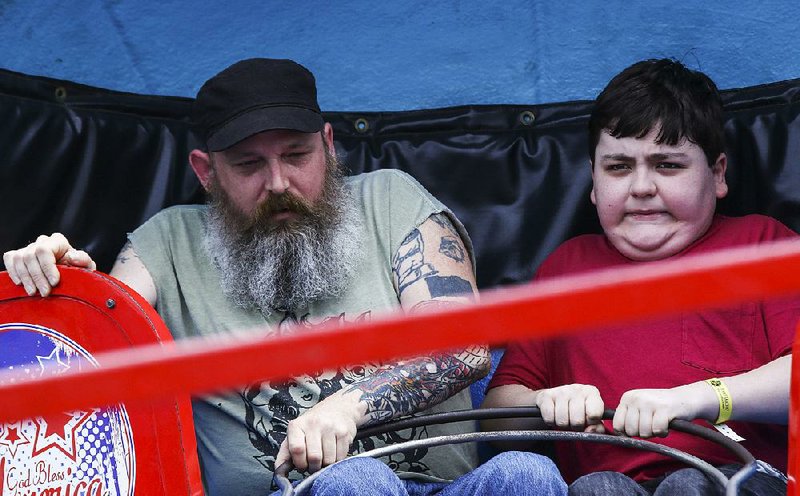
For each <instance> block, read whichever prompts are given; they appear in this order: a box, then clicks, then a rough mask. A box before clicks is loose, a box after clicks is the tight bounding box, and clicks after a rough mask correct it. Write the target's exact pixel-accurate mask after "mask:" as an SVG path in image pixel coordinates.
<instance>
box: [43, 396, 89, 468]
mask: <svg viewBox="0 0 800 496" xmlns="http://www.w3.org/2000/svg"><path fill="white" fill-rule="evenodd" d="M96 411H99V410H98V409H96V408H95V409H92V410H91V411H89V412H82V411H74V412H68V413H56V414H51V415H46V416H43V417H36V418H35V419H34V423H35V424H36V435H35V436H34V440H33V454H32V455H31V456H32V457H35V456H37V455H39V454H41V453H45V452H46V451H48V450H51V449H57V450H58V451H60V452H62V453H64V455H66V456H67V458H69V459H70V460H72V461H75V457H76V456H77V450H76V437H77V432H78V431H79V430H80V428H81V427H82V426H83V424H85V423H86V422H87V421H88V420H89V419H90V418H91V416H92V414H93V413H94V412H96Z"/></svg>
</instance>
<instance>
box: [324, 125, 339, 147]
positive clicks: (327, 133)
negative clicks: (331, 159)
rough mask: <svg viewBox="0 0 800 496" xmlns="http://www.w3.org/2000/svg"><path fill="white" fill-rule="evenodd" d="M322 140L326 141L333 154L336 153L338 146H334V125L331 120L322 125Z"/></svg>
mask: <svg viewBox="0 0 800 496" xmlns="http://www.w3.org/2000/svg"><path fill="white" fill-rule="evenodd" d="M322 141H324V142H325V145H327V147H328V150H329V151H330V152H331V153H332V154H335V153H336V148H334V147H333V126H331V124H330V123H329V122H326V123H325V125H324V126H323V127H322Z"/></svg>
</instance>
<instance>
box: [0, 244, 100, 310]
mask: <svg viewBox="0 0 800 496" xmlns="http://www.w3.org/2000/svg"><path fill="white" fill-rule="evenodd" d="M3 263H4V264H5V266H6V270H7V271H8V275H9V276H10V277H11V280H12V281H13V282H14V284H16V285H20V284H22V286H23V287H24V288H25V292H27V293H28V295H30V296H33V295H34V294H35V293H36V291H39V294H41V295H42V296H47V295H48V294H50V291H51V290H52V289H53V286H55V285H56V284H58V281H59V280H60V278H61V275H60V274H59V273H58V269H57V268H56V265H72V266H76V267H85V268H87V269H91V270H95V269H96V268H97V266H96V265H95V263H94V261H93V260H92V258H91V257H90V256H89V255H88V254H87V253H86V252H85V251H82V250H76V249H75V248H73V247H72V245H70V244H69V241H67V238H65V237H64V235H63V234H61V233H54V234H53V235H51V236H39V237H38V238H36V241H34V242H33V243H31V244H29V245H28V246H26V247H25V248H20V249H19V250H11V251H7V252H5V253H4V254H3Z"/></svg>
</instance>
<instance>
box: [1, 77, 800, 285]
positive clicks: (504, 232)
mask: <svg viewBox="0 0 800 496" xmlns="http://www.w3.org/2000/svg"><path fill="white" fill-rule="evenodd" d="M723 99H724V101H725V109H726V123H725V129H726V139H727V143H728V144H727V153H728V157H729V162H728V175H727V179H728V183H729V186H730V193H729V194H728V197H727V198H726V199H725V200H723V201H721V202H720V205H719V210H720V212H722V213H725V214H729V215H744V214H747V213H764V214H768V215H771V216H774V217H776V218H778V219H779V220H781V221H782V222H784V223H785V224H787V225H788V226H789V227H791V228H792V229H794V230H796V231H800V163H798V162H800V119H799V118H798V114H799V113H800V80H790V81H783V82H777V83H773V84H768V85H762V86H756V87H748V88H740V89H735V90H727V91H724V92H723ZM190 105H191V100H190V99H187V98H176V97H159V96H148V95H136V94H129V93H120V92H113V91H109V90H104V89H99V88H92V87H89V86H83V85H79V84H75V83H71V82H68V81H59V80H54V79H48V78H41V77H33V76H27V75H24V74H19V73H14V72H10V71H0V122H2V123H3V132H2V133H0V150H2V162H0V188H2V190H1V192H2V194H0V251H5V250H8V249H11V248H17V247H20V246H23V245H25V244H27V243H28V242H30V241H32V240H33V239H34V238H35V236H36V235H38V234H41V233H51V232H54V231H59V232H62V233H64V234H65V235H67V237H68V238H69V239H70V240H71V241H73V244H74V245H76V246H79V247H82V248H84V249H86V250H87V251H89V252H90V253H91V254H92V256H93V257H94V258H95V259H96V260H97V262H98V266H99V268H100V269H101V270H105V271H108V270H110V268H111V265H112V264H113V261H114V257H115V256H116V254H117V252H118V251H119V249H120V248H121V247H122V245H123V244H124V242H125V236H126V233H127V232H130V231H131V230H133V229H135V228H136V227H137V226H138V225H140V224H141V223H142V222H144V221H145V220H147V219H148V218H149V217H150V216H151V215H153V214H154V213H156V212H158V211H159V210H161V209H162V208H164V207H166V206H169V205H174V204H179V203H198V202H202V201H203V192H202V190H201V188H200V187H199V184H198V182H197V180H196V179H195V177H194V175H193V173H192V171H191V169H190V168H189V166H188V162H187V156H188V153H189V151H190V150H191V149H192V148H194V147H195V146H196V145H197V138H196V135H195V134H194V133H193V131H192V129H191V127H190V125H189V123H188V115H189V107H190ZM591 106H592V103H591V102H585V101H577V102H566V103H555V104H546V105H491V106H463V107H452V108H443V109H430V110H419V111H408V112H327V113H326V114H325V117H326V120H328V121H329V122H330V123H331V124H332V125H333V128H334V138H335V141H336V149H337V152H338V153H339V155H340V158H341V159H342V161H343V162H344V163H345V164H346V165H347V167H348V168H349V171H350V172H351V173H358V172H362V171H371V170H375V169H380V168H398V169H402V170H404V171H406V172H409V173H410V174H412V175H413V176H414V177H416V178H417V179H418V180H419V181H420V182H421V183H422V184H423V185H424V186H425V187H426V188H427V189H428V190H429V191H430V192H431V193H433V194H434V195H435V196H437V197H438V198H439V199H440V200H442V201H443V202H444V203H445V204H447V205H448V206H450V208H452V209H453V210H454V211H455V213H456V215H458V217H459V218H460V219H461V221H462V222H463V223H464V224H465V225H466V227H467V230H468V231H469V233H470V235H471V237H472V240H473V243H474V245H475V248H476V254H477V265H478V285H479V286H480V287H482V288H487V287H493V286H497V285H503V284H514V283H520V282H525V281H527V280H529V279H530V278H531V277H532V275H533V272H534V270H535V268H536V267H537V266H538V265H539V264H540V263H541V262H542V260H543V259H544V258H545V257H546V256H547V255H548V254H549V253H550V252H551V251H552V250H553V249H554V248H555V247H556V246H558V245H559V244H560V243H561V242H563V241H565V240H566V239H568V238H570V237H572V236H575V235H577V234H581V233H585V232H599V224H598V222H597V218H596V215H595V212H594V207H593V206H592V205H591V203H590V202H589V190H590V187H591V176H590V168H589V160H588V157H587V151H586V150H587V144H586V140H587V131H586V126H587V121H588V116H589V112H590V111H591Z"/></svg>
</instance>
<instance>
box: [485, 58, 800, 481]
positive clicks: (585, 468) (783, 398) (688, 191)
mask: <svg viewBox="0 0 800 496" xmlns="http://www.w3.org/2000/svg"><path fill="white" fill-rule="evenodd" d="M589 135H590V137H589V138H590V146H589V152H590V157H591V165H592V180H593V187H592V191H591V200H592V203H594V205H595V206H596V207H597V213H598V216H599V218H600V223H601V225H602V227H603V231H604V235H584V236H579V237H577V238H574V239H571V240H569V241H567V242H566V243H564V244H563V245H561V246H560V247H559V248H558V249H557V250H556V251H555V252H554V253H553V254H552V255H550V257H549V258H548V259H547V260H545V262H544V263H543V264H542V266H541V267H540V268H539V270H538V272H537V275H536V280H542V279H546V278H550V277H555V276H562V275H565V274H572V273H577V272H584V271H590V270H596V269H605V268H609V267H614V266H627V265H635V264H642V263H648V262H652V261H656V260H664V259H667V258H680V257H685V256H690V255H695V254H698V253H705V252H711V251H714V250H719V249H724V248H727V247H731V246H738V245H749V244H758V243H763V242H770V241H773V240H778V239H783V238H790V237H794V236H796V234H795V233H794V232H792V231H791V230H789V229H788V228H786V227H785V226H784V225H782V224H780V223H779V222H778V221H776V220H774V219H771V218H769V217H764V216H760V215H749V216H746V217H742V218H729V217H724V216H721V215H717V214H715V207H716V200H717V199H718V198H722V197H724V196H725V195H726V193H727V191H728V187H727V185H726V183H725V169H726V156H725V154H724V153H723V150H724V133H723V126H722V103H721V99H720V96H719V93H718V91H717V88H716V86H715V85H714V83H713V82H712V81H711V80H710V79H709V78H708V77H707V76H706V75H705V74H702V73H700V72H696V71H692V70H689V69H687V68H686V67H684V66H683V65H682V64H681V63H679V62H676V61H673V60H647V61H643V62H639V63H636V64H634V65H632V66H631V67H628V68H627V69H625V70H624V71H622V72H621V73H620V74H619V75H617V76H616V77H614V78H613V79H612V80H611V82H610V83H609V84H608V86H607V87H606V88H605V89H604V90H603V91H602V93H600V95H599V96H598V98H597V101H596V105H595V108H594V111H593V112H592V116H591V119H590V122H589ZM732 284H735V282H732ZM648 297H650V298H658V297H659V295H658V294H652V295H648ZM608 301H609V305H625V302H624V301H617V300H616V299H615V297H614V295H613V294H609V295H608ZM799 317H800V302H799V301H797V300H796V299H782V300H770V301H761V302H754V303H747V304H742V305H736V306H733V307H729V308H724V309H713V310H707V311H702V312H696V313H687V314H684V315H680V316H677V317H672V318H665V319H657V320H655V319H654V320H649V321H647V322H641V323H637V324H634V325H625V326H615V327H613V328H611V329H604V330H602V331H598V332H589V333H584V334H578V335H575V336H565V337H563V338H558V339H551V340H547V341H544V340H538V341H530V342H524V343H514V344H511V345H509V346H508V348H507V350H506V353H505V355H504V357H503V360H502V362H501V363H500V365H499V367H498V369H497V372H496V373H495V375H494V377H493V378H492V381H491V382H490V384H489V391H488V393H487V396H486V399H485V401H484V406H485V407H499V406H517V405H524V406H531V405H535V406H538V407H539V408H540V409H541V412H542V417H543V418H544V420H545V421H546V422H547V423H548V424H551V425H555V426H557V427H560V428H572V429H585V430H587V431H602V430H604V429H603V426H602V423H601V422H600V417H601V415H602V412H603V409H604V408H615V409H616V414H615V416H614V419H613V428H614V429H615V430H616V431H619V432H621V433H625V434H627V435H629V436H640V437H645V438H648V437H651V436H664V435H665V434H666V433H667V425H668V424H669V422H670V421H671V420H672V419H676V418H678V419H685V420H694V419H705V420H707V421H709V422H711V423H721V422H724V421H726V420H727V419H728V418H730V420H731V422H730V423H729V426H730V427H732V428H733V429H734V431H736V432H737V433H738V434H739V435H741V436H742V437H744V438H745V439H746V440H745V441H744V442H743V443H742V444H743V445H744V446H745V447H746V448H748V449H749V450H750V451H751V452H752V453H753V454H754V455H755V456H756V458H758V459H761V460H765V461H767V462H768V463H770V464H772V465H773V466H775V467H777V468H779V469H781V470H783V471H785V469H786V459H787V429H786V426H785V424H786V423H787V419H788V404H789V376H790V365H791V346H792V341H793V337H794V332H795V327H796V325H797V322H798V318H799ZM712 378H722V381H721V382H714V383H713V384H712V383H711V382H708V380H709V379H712ZM725 397H729V398H730V400H731V403H730V404H732V409H730V408H724V409H722V411H720V407H719V405H720V398H725ZM775 424H782V425H775ZM510 425H512V424H511V423H510V422H509V421H502V420H501V421H490V422H486V423H485V427H486V428H489V429H503V428H509V426H510ZM515 427H518V424H516V425H515ZM656 442H660V443H663V444H665V445H669V446H673V447H675V448H678V449H681V450H684V451H687V452H689V453H692V454H694V455H696V456H699V457H700V458H702V459H704V460H706V461H708V462H709V463H711V464H713V465H715V466H718V467H721V470H722V471H723V473H725V474H726V475H728V476H730V475H731V474H732V473H734V472H735V471H736V470H737V469H738V468H739V467H737V466H735V465H732V464H734V463H735V462H736V459H735V458H734V456H733V455H732V454H731V453H729V452H728V451H727V450H725V449H724V448H721V447H719V446H718V445H715V444H713V443H710V442H707V441H704V440H701V439H698V438H696V437H692V436H688V435H683V434H681V433H677V432H675V433H671V434H670V435H669V437H667V438H664V439H660V438H659V439H658V440H657V441H656ZM556 451H557V455H558V458H559V462H560V463H561V470H562V472H563V474H564V476H565V478H566V479H567V480H568V481H575V482H573V483H572V485H571V486H570V494H613V495H618V494H644V495H646V494H651V493H653V491H655V492H654V494H709V493H713V491H714V490H715V489H714V482H712V481H709V480H707V479H706V478H705V477H704V476H703V475H702V473H701V472H699V471H698V470H696V469H692V468H683V467H685V466H683V465H681V464H679V463H678V462H676V461H674V460H672V459H671V458H665V457H663V456H661V455H657V454H654V453H649V452H644V451H633V450H629V449H624V448H617V447H612V446H610V445H605V444H594V443H570V444H568V443H560V444H559V445H558V446H557V447H556ZM744 487H745V488H746V489H747V491H745V493H746V494H758V495H765V494H782V493H785V491H786V484H785V483H784V482H783V481H782V480H781V479H779V478H776V477H773V476H769V475H766V474H764V473H760V472H759V473H757V474H756V475H755V476H754V477H753V478H751V479H750V480H749V481H748V483H747V484H746V485H745V486H744ZM748 491H749V492H748Z"/></svg>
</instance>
